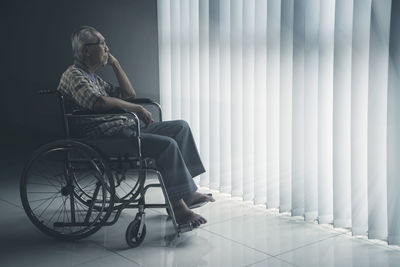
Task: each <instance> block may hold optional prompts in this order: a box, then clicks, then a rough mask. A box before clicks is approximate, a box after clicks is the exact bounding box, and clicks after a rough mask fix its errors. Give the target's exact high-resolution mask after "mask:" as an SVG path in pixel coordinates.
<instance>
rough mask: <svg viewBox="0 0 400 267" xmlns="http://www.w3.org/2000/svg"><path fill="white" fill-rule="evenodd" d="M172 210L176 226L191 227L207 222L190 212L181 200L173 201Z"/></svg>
mask: <svg viewBox="0 0 400 267" xmlns="http://www.w3.org/2000/svg"><path fill="white" fill-rule="evenodd" d="M172 208H173V210H174V214H175V219H176V222H177V223H178V224H188V223H190V224H192V225H193V226H199V225H200V224H204V223H206V222H207V220H206V219H205V218H203V217H202V216H201V215H199V214H197V213H194V212H193V211H191V210H190V209H189V208H188V206H187V205H186V204H185V202H183V200H182V199H180V200H178V201H174V202H173V203H172Z"/></svg>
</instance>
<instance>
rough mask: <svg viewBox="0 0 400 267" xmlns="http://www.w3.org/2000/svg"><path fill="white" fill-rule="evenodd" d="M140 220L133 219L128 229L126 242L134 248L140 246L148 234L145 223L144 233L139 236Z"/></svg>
mask: <svg viewBox="0 0 400 267" xmlns="http://www.w3.org/2000/svg"><path fill="white" fill-rule="evenodd" d="M139 227H140V220H137V219H135V220H133V222H131V223H130V224H129V226H128V229H126V234H125V238H126V242H127V243H128V245H129V246H130V247H132V248H135V247H138V246H140V244H142V242H143V240H144V238H145V236H146V225H143V229H142V233H141V235H140V236H139Z"/></svg>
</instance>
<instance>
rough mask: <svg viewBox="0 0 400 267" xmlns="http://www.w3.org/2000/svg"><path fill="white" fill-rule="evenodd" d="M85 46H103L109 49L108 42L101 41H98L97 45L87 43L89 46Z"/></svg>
mask: <svg viewBox="0 0 400 267" xmlns="http://www.w3.org/2000/svg"><path fill="white" fill-rule="evenodd" d="M85 45H101V46H102V47H104V48H108V46H107V44H106V41H101V42H100V40H99V41H97V42H96V43H87V44H85Z"/></svg>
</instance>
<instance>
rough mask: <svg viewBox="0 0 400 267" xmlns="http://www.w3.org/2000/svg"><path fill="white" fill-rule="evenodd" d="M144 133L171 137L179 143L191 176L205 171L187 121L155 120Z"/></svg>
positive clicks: (143, 130)
mask: <svg viewBox="0 0 400 267" xmlns="http://www.w3.org/2000/svg"><path fill="white" fill-rule="evenodd" d="M142 133H151V134H156V135H161V136H168V137H171V138H172V139H174V140H175V141H176V143H177V144H178V147H179V149H180V151H181V154H182V157H183V160H184V161H185V165H186V167H187V169H188V171H189V172H190V174H191V176H192V177H196V176H198V175H200V174H202V173H204V172H205V169H204V166H203V163H202V162H201V159H200V155H199V152H198V150H197V147H196V143H195V141H194V138H193V134H192V131H191V130H190V127H189V125H188V123H187V122H186V121H184V120H174V121H163V122H155V123H153V124H152V125H151V126H150V127H149V128H143V129H142Z"/></svg>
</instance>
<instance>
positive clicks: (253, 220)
mask: <svg viewBox="0 0 400 267" xmlns="http://www.w3.org/2000/svg"><path fill="white" fill-rule="evenodd" d="M203 229H204V230H207V231H210V232H211V233H215V234H218V235H221V236H223V237H226V238H229V239H231V240H233V241H236V242H239V243H241V244H244V245H246V246H248V247H251V248H254V249H257V250H259V251H262V252H264V253H267V254H269V255H271V256H274V255H277V254H280V253H283V252H286V251H290V250H292V249H295V248H298V247H301V246H304V245H307V244H311V243H313V242H317V241H319V240H323V239H325V238H327V237H330V236H334V235H338V234H339V233H337V232H336V231H333V230H329V229H323V228H321V227H320V226H318V225H314V224H312V223H307V222H304V221H301V220H299V219H296V218H293V217H286V216H278V215H273V214H270V213H268V212H266V211H265V212H264V213H262V214H259V215H252V216H243V217H240V218H235V219H232V220H229V221H225V222H222V223H218V224H214V225H210V226H207V225H206V226H204V228H203Z"/></svg>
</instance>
